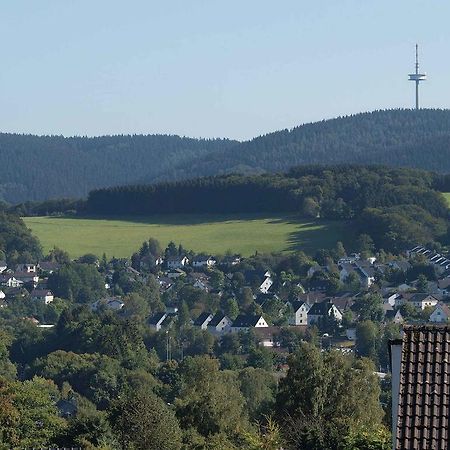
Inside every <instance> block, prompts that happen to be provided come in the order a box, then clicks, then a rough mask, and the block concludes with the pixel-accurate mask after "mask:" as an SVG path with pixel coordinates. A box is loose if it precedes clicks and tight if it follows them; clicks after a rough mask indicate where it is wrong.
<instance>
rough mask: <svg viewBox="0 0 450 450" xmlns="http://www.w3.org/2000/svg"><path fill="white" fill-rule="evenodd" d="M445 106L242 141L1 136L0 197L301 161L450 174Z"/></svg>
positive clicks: (36, 196)
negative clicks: (405, 168)
mask: <svg viewBox="0 0 450 450" xmlns="http://www.w3.org/2000/svg"><path fill="white" fill-rule="evenodd" d="M449 156H450V110H431V109H428V110H420V111H414V110H389V111H375V112H371V113H362V114H357V115H354V116H348V117H342V118H337V119H332V120H326V121H321V122H316V123H311V124H306V125H301V126H299V127H296V128H293V129H291V130H282V131H277V132H274V133H270V134H267V135H264V136H260V137H257V138H255V139H252V140H250V141H246V142H237V141H233V140H227V139H216V140H202V139H190V138H182V137H178V136H162V135H148V136H142V135H128V136H127V135H120V136H103V137H96V138H88V137H73V138H65V137H62V136H33V135H18V134H7V133H3V134H0V200H2V199H3V200H5V201H7V202H10V203H18V202H24V201H27V200H44V199H49V198H61V197H71V198H74V197H85V196H86V195H87V193H88V192H89V191H91V190H92V189H96V188H100V187H109V186H115V185H123V184H132V183H153V182H157V181H166V180H170V181H171V180H180V179H187V178H195V177H198V176H206V175H217V174H225V173H230V172H235V173H244V174H254V173H263V172H279V171H286V170H288V169H289V168H291V167H293V166H298V165H302V164H342V163H352V164H384V165H390V166H406V167H415V168H421V169H428V170H434V171H438V172H443V173H448V172H450V158H449Z"/></svg>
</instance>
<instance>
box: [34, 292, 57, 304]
mask: <svg viewBox="0 0 450 450" xmlns="http://www.w3.org/2000/svg"><path fill="white" fill-rule="evenodd" d="M31 299H32V300H34V301H37V302H43V303H44V304H46V305H48V304H50V303H51V302H52V301H53V299H54V297H53V292H52V291H50V290H48V289H34V290H33V291H32V292H31Z"/></svg>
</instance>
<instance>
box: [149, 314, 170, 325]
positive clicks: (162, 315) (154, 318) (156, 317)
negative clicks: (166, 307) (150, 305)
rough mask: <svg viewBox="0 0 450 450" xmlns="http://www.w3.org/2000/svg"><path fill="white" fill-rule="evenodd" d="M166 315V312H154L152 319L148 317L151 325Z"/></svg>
mask: <svg viewBox="0 0 450 450" xmlns="http://www.w3.org/2000/svg"><path fill="white" fill-rule="evenodd" d="M165 315H166V313H164V312H160V313H156V314H153V316H152V317H150V319H148V323H149V325H157V324H158V322H159V321H160V320H161V319H162V318H163V317H164V316H165Z"/></svg>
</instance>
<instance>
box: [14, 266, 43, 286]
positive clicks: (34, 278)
mask: <svg viewBox="0 0 450 450" xmlns="http://www.w3.org/2000/svg"><path fill="white" fill-rule="evenodd" d="M35 267H36V266H35ZM14 278H15V279H16V280H19V281H22V282H23V283H32V284H33V286H34V287H36V286H37V284H38V283H39V275H38V274H37V273H36V272H33V271H29V272H14Z"/></svg>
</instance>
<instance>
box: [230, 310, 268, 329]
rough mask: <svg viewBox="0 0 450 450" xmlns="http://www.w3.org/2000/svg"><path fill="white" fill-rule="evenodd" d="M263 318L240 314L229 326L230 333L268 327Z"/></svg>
mask: <svg viewBox="0 0 450 450" xmlns="http://www.w3.org/2000/svg"><path fill="white" fill-rule="evenodd" d="M268 326H269V325H268V324H267V322H266V321H265V319H264V317H263V316H258V315H246V314H240V315H239V316H237V317H236V320H234V321H233V324H232V325H231V331H232V332H238V331H244V330H245V331H246V330H248V329H249V328H261V327H268Z"/></svg>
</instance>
